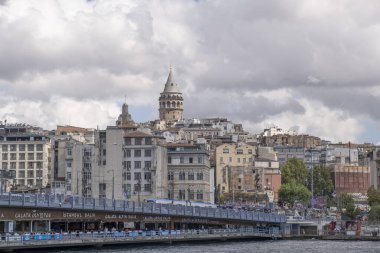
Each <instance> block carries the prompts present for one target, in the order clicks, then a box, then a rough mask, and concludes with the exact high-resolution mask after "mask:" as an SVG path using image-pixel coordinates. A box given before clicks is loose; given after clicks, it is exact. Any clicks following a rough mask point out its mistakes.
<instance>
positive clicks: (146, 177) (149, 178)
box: [144, 172, 152, 180]
mask: <svg viewBox="0 0 380 253" xmlns="http://www.w3.org/2000/svg"><path fill="white" fill-rule="evenodd" d="M144 179H145V180H151V179H152V173H150V172H145V173H144Z"/></svg>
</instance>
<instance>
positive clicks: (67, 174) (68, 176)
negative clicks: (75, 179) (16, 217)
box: [66, 172, 71, 180]
mask: <svg viewBox="0 0 380 253" xmlns="http://www.w3.org/2000/svg"><path fill="white" fill-rule="evenodd" d="M66 179H67V180H71V172H67V173H66Z"/></svg>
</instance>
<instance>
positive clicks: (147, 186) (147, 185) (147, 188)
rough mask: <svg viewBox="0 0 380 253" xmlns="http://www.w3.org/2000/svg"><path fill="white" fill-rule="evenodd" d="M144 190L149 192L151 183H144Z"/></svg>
mask: <svg viewBox="0 0 380 253" xmlns="http://www.w3.org/2000/svg"><path fill="white" fill-rule="evenodd" d="M144 191H146V192H151V191H152V185H151V184H144Z"/></svg>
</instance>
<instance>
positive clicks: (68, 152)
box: [66, 148, 73, 156]
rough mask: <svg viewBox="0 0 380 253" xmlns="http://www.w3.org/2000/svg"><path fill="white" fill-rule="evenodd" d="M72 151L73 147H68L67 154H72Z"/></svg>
mask: <svg viewBox="0 0 380 253" xmlns="http://www.w3.org/2000/svg"><path fill="white" fill-rule="evenodd" d="M72 152H73V150H72V149H71V148H68V149H66V155H67V156H72Z"/></svg>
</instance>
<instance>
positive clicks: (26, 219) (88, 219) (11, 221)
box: [0, 193, 286, 233]
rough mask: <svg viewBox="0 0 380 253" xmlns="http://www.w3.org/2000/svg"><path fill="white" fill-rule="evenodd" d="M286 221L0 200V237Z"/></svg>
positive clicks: (98, 202)
mask: <svg viewBox="0 0 380 253" xmlns="http://www.w3.org/2000/svg"><path fill="white" fill-rule="evenodd" d="M285 222H286V216H284V215H279V214H275V213H264V212H254V211H245V210H233V209H221V208H212V207H197V206H191V205H188V206H181V205H172V204H157V203H146V202H133V201H124V200H111V199H94V198H81V197H70V198H66V201H65V200H64V199H61V198H60V197H59V196H55V195H47V194H12V193H7V194H2V195H0V232H1V233H36V232H51V231H53V232H59V233H63V232H73V231H77V232H89V231H91V232H94V231H111V230H116V231H126V230H132V229H137V230H155V231H159V230H175V229H177V230H178V229H182V230H183V229H226V228H234V229H243V228H244V229H248V228H252V229H253V228H255V229H256V228H258V229H266V228H275V229H276V230H278V231H279V230H281V227H282V225H283V224H284V223H285ZM1 230H2V231H1Z"/></svg>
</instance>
